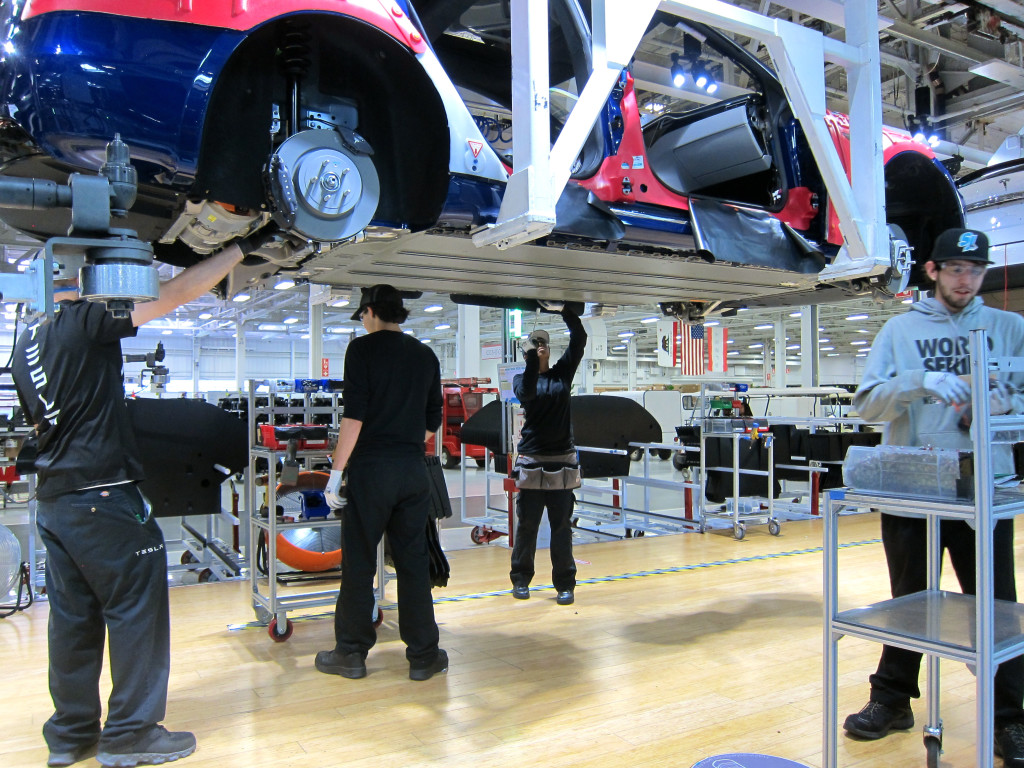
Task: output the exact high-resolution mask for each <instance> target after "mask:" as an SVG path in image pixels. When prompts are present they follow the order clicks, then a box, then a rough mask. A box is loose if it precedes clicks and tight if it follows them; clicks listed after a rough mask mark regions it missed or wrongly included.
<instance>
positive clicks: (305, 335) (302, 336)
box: [299, 333, 309, 339]
mask: <svg viewBox="0 0 1024 768" xmlns="http://www.w3.org/2000/svg"><path fill="white" fill-rule="evenodd" d="M299 338H300V339H308V338H309V334H308V333H304V334H302V335H301V336H299Z"/></svg>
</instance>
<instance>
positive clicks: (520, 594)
mask: <svg viewBox="0 0 1024 768" xmlns="http://www.w3.org/2000/svg"><path fill="white" fill-rule="evenodd" d="M512 597H514V598H515V599H516V600H529V599H530V588H529V587H524V586H520V585H518V584H517V585H514V586H513V587H512Z"/></svg>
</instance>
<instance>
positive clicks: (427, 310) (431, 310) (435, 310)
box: [423, 304, 444, 312]
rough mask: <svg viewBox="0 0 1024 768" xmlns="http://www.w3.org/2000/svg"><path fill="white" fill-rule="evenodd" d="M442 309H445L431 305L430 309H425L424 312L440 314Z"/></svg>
mask: <svg viewBox="0 0 1024 768" xmlns="http://www.w3.org/2000/svg"><path fill="white" fill-rule="evenodd" d="M442 309H444V307H442V306H441V305H440V304H431V305H430V306H429V307H424V308H423V311H424V312H440V311H441V310H442Z"/></svg>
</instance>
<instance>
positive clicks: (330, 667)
mask: <svg viewBox="0 0 1024 768" xmlns="http://www.w3.org/2000/svg"><path fill="white" fill-rule="evenodd" d="M313 664H314V666H316V668H317V670H319V671H320V672H323V673H324V674H325V675H341V676H342V677H347V678H348V679H349V680H358V679H359V678H361V677H366V659H365V658H363V654H361V653H359V652H357V651H353V652H352V653H338V652H337V651H320V652H319V653H318V654H317V655H316V659H314V660H313Z"/></svg>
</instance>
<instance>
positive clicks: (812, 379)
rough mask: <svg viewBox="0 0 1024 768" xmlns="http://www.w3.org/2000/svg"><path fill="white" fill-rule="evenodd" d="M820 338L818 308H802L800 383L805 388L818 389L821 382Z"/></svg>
mask: <svg viewBox="0 0 1024 768" xmlns="http://www.w3.org/2000/svg"><path fill="white" fill-rule="evenodd" d="M819 338H820V335H819V333H818V308H817V307H800V383H801V384H802V385H803V386H805V387H816V386H818V382H819V381H820V380H821V373H820V371H821V360H820V356H821V353H820V352H819V351H818V339H819Z"/></svg>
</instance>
